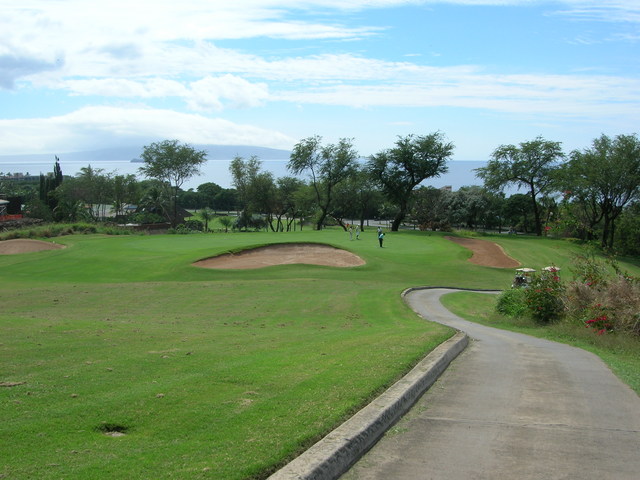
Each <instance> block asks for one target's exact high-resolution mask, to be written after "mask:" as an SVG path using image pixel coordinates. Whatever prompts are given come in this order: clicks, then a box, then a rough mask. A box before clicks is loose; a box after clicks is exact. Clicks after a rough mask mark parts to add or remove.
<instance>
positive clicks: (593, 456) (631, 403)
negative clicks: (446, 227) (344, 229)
mask: <svg viewBox="0 0 640 480" xmlns="http://www.w3.org/2000/svg"><path fill="white" fill-rule="evenodd" d="M450 291H452V290H447V289H425V290H416V291H413V292H411V293H409V294H408V295H407V297H406V299H407V302H408V303H409V305H410V306H411V307H412V308H413V309H414V310H415V311H416V312H418V313H419V314H420V315H422V316H423V317H425V318H427V319H429V320H434V321H437V322H440V323H444V324H446V325H449V326H452V327H454V328H457V329H460V330H462V331H464V332H467V333H468V335H469V336H470V337H471V339H472V342H471V343H470V345H469V347H468V348H467V349H466V350H465V351H464V352H463V353H462V354H461V355H460V356H459V357H458V358H457V359H456V360H454V362H453V363H452V364H451V366H450V367H449V368H448V369H447V371H445V373H444V374H443V375H442V376H441V377H440V379H439V380H438V381H437V382H436V383H435V384H434V385H433V386H432V387H431V389H430V390H429V391H427V393H425V394H424V396H423V397H422V398H421V399H420V400H419V401H418V403H417V404H416V405H415V406H414V407H413V409H412V410H411V411H410V412H409V413H408V414H407V415H406V416H405V417H404V418H403V419H402V420H401V421H400V422H399V423H398V424H397V425H396V426H395V427H393V428H392V429H391V430H390V431H389V432H388V433H387V435H386V436H385V437H383V438H382V439H381V440H380V442H378V444H377V445H376V446H374V447H373V449H372V450H371V451H369V452H368V453H367V454H366V455H365V456H364V457H362V459H361V460H360V461H359V462H358V463H356V464H355V465H354V466H353V467H352V469H351V470H350V471H349V472H347V473H346V474H345V475H343V476H342V477H341V478H342V479H344V480H358V479H362V480H365V479H366V480H372V479H384V480H389V479H394V480H398V479H407V480H417V479H429V480H437V479H446V480H452V479H453V480H456V479H505V478H508V479H545V480H547V479H581V480H584V479H598V480H601V479H605V478H606V479H609V478H610V479H616V480H624V479H629V480H631V479H633V480H636V479H638V478H640V476H639V475H640V455H639V454H638V452H640V398H639V397H638V396H637V395H636V394H635V392H633V391H632V390H631V389H630V388H629V387H627V386H626V385H624V384H623V383H622V382H621V381H620V380H618V378H617V377H615V376H614V375H613V373H611V371H610V370H609V369H608V368H607V367H606V366H605V365H604V363H602V361H601V360H600V359H599V358H598V357H596V356H595V355H593V354H591V353H588V352H586V351H583V350H580V349H577V348H574V347H570V346H567V345H563V344H559V343H554V342H549V341H546V340H541V339H537V338H534V337H530V336H528V335H522V334H518V333H513V332H508V331H503V330H497V329H493V328H490V327H484V326H482V325H478V324H474V323H471V322H467V321H465V320H463V319H461V318H459V317H457V316H455V315H453V314H452V313H450V312H449V311H448V310H446V309H445V308H444V307H443V306H442V305H441V304H440V301H439V299H440V296H441V295H443V294H445V293H448V292H450Z"/></svg>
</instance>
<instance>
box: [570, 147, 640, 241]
mask: <svg viewBox="0 0 640 480" xmlns="http://www.w3.org/2000/svg"><path fill="white" fill-rule="evenodd" d="M563 178H564V186H565V188H566V189H567V191H568V192H570V193H569V195H570V196H572V197H574V198H575V199H576V201H577V202H579V203H580V204H583V205H585V209H586V210H585V211H588V212H590V214H591V215H590V219H591V223H592V226H594V225H595V224H596V223H598V222H599V221H600V220H602V222H603V226H602V237H601V245H602V247H604V248H608V247H613V242H614V235H615V220H616V219H617V218H618V216H619V215H620V214H621V213H622V212H623V210H624V207H625V206H626V205H627V204H629V203H630V202H633V201H634V200H636V199H638V198H640V140H639V139H638V137H637V136H636V135H618V136H617V137H615V138H610V137H608V136H607V135H601V136H600V137H599V138H596V139H595V140H594V141H593V145H592V146H591V148H587V149H584V150H583V151H582V152H580V151H577V150H576V151H573V152H572V153H571V159H570V160H569V162H568V163H567V165H566V167H565V172H564V175H563Z"/></svg>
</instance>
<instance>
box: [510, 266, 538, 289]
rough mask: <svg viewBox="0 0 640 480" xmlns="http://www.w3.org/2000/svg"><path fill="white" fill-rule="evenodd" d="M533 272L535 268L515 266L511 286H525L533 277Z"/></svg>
mask: <svg viewBox="0 0 640 480" xmlns="http://www.w3.org/2000/svg"><path fill="white" fill-rule="evenodd" d="M534 273H535V270H534V269H533V268H526V267H525V268H517V269H516V276H515V278H514V279H513V284H511V288H527V287H528V286H529V284H530V283H531V280H532V279H533V274H534Z"/></svg>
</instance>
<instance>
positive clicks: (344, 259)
mask: <svg viewBox="0 0 640 480" xmlns="http://www.w3.org/2000/svg"><path fill="white" fill-rule="evenodd" d="M296 263H304V264H309V265H323V266H327V267H358V266H360V265H364V264H365V261H364V260H363V259H362V258H360V257H359V256H358V255H356V254H354V253H351V252H347V251H346V250H341V249H339V248H335V247H331V246H329V245H319V244H315V243H289V244H278V245H268V246H266V247H259V248H253V249H251V250H244V251H242V252H238V253H226V254H224V255H219V256H217V257H211V258H205V259H204V260H200V261H198V262H195V263H194V264H193V265H195V266H197V267H203V268H219V269H228V270H233V269H239V270H241V269H252V268H264V267H271V266H274V265H292V264H296Z"/></svg>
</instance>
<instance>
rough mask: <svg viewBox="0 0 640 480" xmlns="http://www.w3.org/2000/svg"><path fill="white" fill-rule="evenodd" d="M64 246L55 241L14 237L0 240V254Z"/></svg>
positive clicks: (14, 253) (54, 248)
mask: <svg viewBox="0 0 640 480" xmlns="http://www.w3.org/2000/svg"><path fill="white" fill-rule="evenodd" d="M64 247H65V246H64V245H59V244H57V243H51V242H43V241H41V240H30V239H28V238H16V239H14V240H3V241H1V242H0V255H17V254H19V253H31V252H41V251H43V250H58V249H60V248H64Z"/></svg>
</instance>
